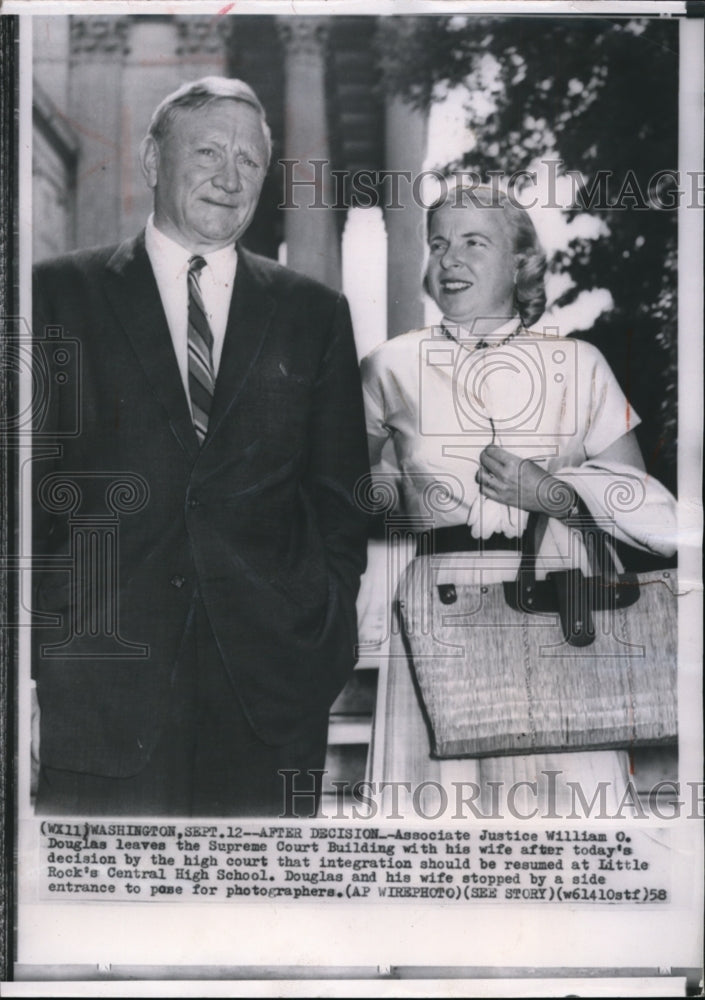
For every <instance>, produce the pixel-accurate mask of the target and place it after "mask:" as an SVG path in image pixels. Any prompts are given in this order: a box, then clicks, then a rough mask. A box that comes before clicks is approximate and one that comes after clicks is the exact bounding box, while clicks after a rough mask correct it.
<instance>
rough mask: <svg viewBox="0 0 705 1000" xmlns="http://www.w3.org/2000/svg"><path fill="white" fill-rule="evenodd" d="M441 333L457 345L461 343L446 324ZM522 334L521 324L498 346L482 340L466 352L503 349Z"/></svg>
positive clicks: (477, 341)
mask: <svg viewBox="0 0 705 1000" xmlns="http://www.w3.org/2000/svg"><path fill="white" fill-rule="evenodd" d="M441 332H442V333H443V336H444V337H446V338H447V339H448V340H452V341H454V342H455V343H456V344H460V343H461V341H459V340H458V338H457V337H456V336H454V335H453V334H452V333H451V332H450V330H449V329H448V327H447V326H446V325H445V323H442V324H441ZM520 332H521V324H519V326H518V327H517V328H516V330H512V332H511V333H510V334H509V336H508V337H505V338H504V339H503V340H499V341H498V342H497V343H496V344H493V343H490V342H489V341H487V340H484V339H481V340H476V341H475V343H474V344H473V345H472V347H468V348H466V350H468V351H470V352H472V351H484V350H486V349H487V348H488V347H503V346H504V345H505V344H508V343H509V341H510V340H514V338H515V337H517V336H518V335H519V333H520ZM463 346H464V345H463Z"/></svg>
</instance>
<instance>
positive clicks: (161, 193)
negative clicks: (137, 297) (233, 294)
mask: <svg viewBox="0 0 705 1000" xmlns="http://www.w3.org/2000/svg"><path fill="white" fill-rule="evenodd" d="M142 168H143V170H144V173H145V176H146V178H147V183H148V184H149V186H150V187H152V188H154V222H155V225H156V226H157V228H158V229H159V230H161V232H163V233H164V234H165V235H166V236H169V237H170V238H171V239H173V240H175V241H176V242H177V243H180V244H181V245H182V246H183V247H185V248H186V249H187V250H191V251H192V252H194V253H208V252H209V251H211V250H218V249H220V248H221V247H224V246H227V245H228V244H231V243H234V242H235V240H236V239H238V237H239V236H241V235H242V234H243V233H244V232H245V230H246V229H247V227H248V225H249V224H250V220H251V219H252V216H253V215H254V211H255V208H256V207H257V201H258V199H259V195H260V191H261V189H262V183H263V181H264V176H265V173H266V170H267V146H266V143H265V139H264V134H263V132H262V125H261V123H260V118H259V115H258V114H257V112H256V111H255V109H254V108H251V107H250V106H249V105H248V104H243V103H242V102H240V101H234V100H229V99H222V100H217V101H215V102H213V103H212V104H208V105H206V107H204V108H198V109H193V110H179V111H178V112H177V113H176V115H175V117H174V119H173V121H172V122H171V124H170V126H169V128H168V130H167V133H166V135H165V136H164V137H163V139H162V140H161V141H160V142H159V143H158V144H157V143H156V142H155V141H154V139H151V138H147V139H146V140H145V143H144V145H143V149H142Z"/></svg>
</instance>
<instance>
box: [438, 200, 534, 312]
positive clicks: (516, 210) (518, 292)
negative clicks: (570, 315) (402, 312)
mask: <svg viewBox="0 0 705 1000" xmlns="http://www.w3.org/2000/svg"><path fill="white" fill-rule="evenodd" d="M448 204H451V205H454V206H455V207H457V208H462V207H472V206H474V205H479V206H480V207H481V208H497V207H499V208H501V210H502V215H503V218H504V220H505V222H506V224H507V228H508V230H509V233H510V236H511V239H512V249H513V251H514V254H515V263H516V267H517V274H516V282H515V287H514V305H515V308H516V310H517V312H518V313H519V316H520V317H521V322H522V324H523V325H524V326H525V327H529V326H531V324H532V323H535V322H536V320H537V319H540V317H541V316H542V315H543V313H544V312H545V309H546V288H545V285H544V275H545V273H546V255H545V253H544V252H543V249H542V247H541V244H540V243H539V238H538V235H537V233H536V229H535V228H534V224H533V222H532V221H531V217H530V215H529V213H528V212H527V211H526V209H525V208H522V206H521V205H518V204H517V203H516V201H515V200H514V199H512V198H510V197H509V195H507V194H505V193H504V192H503V191H499V190H497V189H496V188H491V187H470V186H463V185H460V184H458V185H457V186H455V187H450V188H448V189H447V190H446V191H444V192H443V194H442V195H441V196H440V197H439V198H438V199H437V200H436V201H434V202H433V204H432V205H430V206H429V208H428V212H427V214H426V236H427V237H428V234H429V231H430V228H431V220H432V219H433V216H434V215H435V213H436V212H437V211H438V210H439V209H440V208H442V207H443V206H444V205H448ZM424 286H425V281H424Z"/></svg>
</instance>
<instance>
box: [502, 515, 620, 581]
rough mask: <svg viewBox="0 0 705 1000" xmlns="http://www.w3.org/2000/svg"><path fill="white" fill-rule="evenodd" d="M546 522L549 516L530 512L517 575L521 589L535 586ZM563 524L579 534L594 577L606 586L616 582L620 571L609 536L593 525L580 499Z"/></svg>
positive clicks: (593, 521)
mask: <svg viewBox="0 0 705 1000" xmlns="http://www.w3.org/2000/svg"><path fill="white" fill-rule="evenodd" d="M548 521H549V516H548V515H546V514H540V513H538V512H537V511H531V512H530V513H529V517H528V520H527V524H526V530H525V531H524V534H523V536H522V539H521V563H520V564H519V572H518V575H517V582H518V583H519V585H520V586H522V585H523V586H535V584H536V561H537V556H538V549H539V546H540V544H541V540H542V539H543V535H544V533H545V531H546V528H547V527H548ZM563 523H564V524H566V525H567V526H568V527H569V528H574V529H576V530H577V531H579V532H580V534H581V536H582V540H583V545H584V546H585V551H586V552H587V557H588V561H589V563H590V566H591V569H592V572H593V574H594V575H595V576H597V577H600V578H602V579H603V580H605V582H606V583H611V584H614V583H616V582H617V581H618V580H619V570H618V569H617V566H616V564H615V561H614V556H613V553H612V549H611V547H610V544H609V535H608V534H607V533H606V532H605V531H603V530H602V528H600V527H599V525H598V524H597V523H596V521H595V519H594V517H593V516H592V514H591V513H590V511H589V510H588V507H587V505H586V503H585V501H584V500H583V499H582V497H579V496H578V497H577V500H576V503H575V513H571V515H570V517H568V518H566V520H565V521H564V522H563Z"/></svg>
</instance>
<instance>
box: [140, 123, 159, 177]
mask: <svg viewBox="0 0 705 1000" xmlns="http://www.w3.org/2000/svg"><path fill="white" fill-rule="evenodd" d="M139 155H140V166H141V167H142V173H143V174H144V177H145V180H146V181H147V185H148V186H149V187H150V188H155V187H156V186H157V171H158V168H159V146H158V145H157V142H156V140H155V139H154V137H153V136H151V135H146V136H145V137H144V139H143V140H142V142H141V143H140V154H139Z"/></svg>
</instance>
